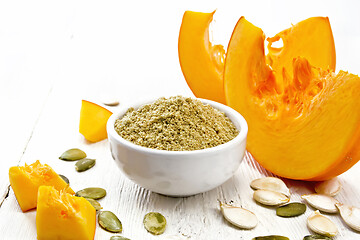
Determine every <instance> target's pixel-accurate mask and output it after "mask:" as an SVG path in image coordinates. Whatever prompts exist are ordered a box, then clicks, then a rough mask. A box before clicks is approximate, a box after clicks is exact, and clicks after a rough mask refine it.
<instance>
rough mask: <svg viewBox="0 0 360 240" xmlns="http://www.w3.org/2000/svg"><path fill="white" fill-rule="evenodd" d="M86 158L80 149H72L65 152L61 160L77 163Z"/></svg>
mask: <svg viewBox="0 0 360 240" xmlns="http://www.w3.org/2000/svg"><path fill="white" fill-rule="evenodd" d="M83 158H86V153H85V152H84V151H82V150H80V149H78V148H71V149H69V150H67V151H65V152H64V153H63V154H61V156H60V157H59V159H61V160H65V161H76V160H80V159H83Z"/></svg>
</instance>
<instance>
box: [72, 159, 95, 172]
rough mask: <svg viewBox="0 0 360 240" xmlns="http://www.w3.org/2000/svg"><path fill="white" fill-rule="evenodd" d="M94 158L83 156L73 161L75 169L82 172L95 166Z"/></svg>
mask: <svg viewBox="0 0 360 240" xmlns="http://www.w3.org/2000/svg"><path fill="white" fill-rule="evenodd" d="M95 163H96V160H95V159H90V158H84V159H81V160H79V161H77V162H76V163H75V170H76V171H78V172H84V171H86V170H89V169H90V168H92V167H93V166H95Z"/></svg>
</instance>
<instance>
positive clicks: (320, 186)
mask: <svg viewBox="0 0 360 240" xmlns="http://www.w3.org/2000/svg"><path fill="white" fill-rule="evenodd" d="M340 190H341V183H340V182H339V180H338V179H337V178H333V179H330V180H327V181H323V182H318V183H317V184H315V192H317V193H319V194H324V195H328V196H331V197H333V196H335V195H336V194H338V193H339V192H340Z"/></svg>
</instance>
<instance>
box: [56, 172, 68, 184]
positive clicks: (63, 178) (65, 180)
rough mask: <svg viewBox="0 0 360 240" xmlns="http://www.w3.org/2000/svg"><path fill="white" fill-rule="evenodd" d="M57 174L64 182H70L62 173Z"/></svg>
mask: <svg viewBox="0 0 360 240" xmlns="http://www.w3.org/2000/svg"><path fill="white" fill-rule="evenodd" d="M59 176H60V177H61V178H62V180H64V182H66V183H67V184H70V181H69V179H68V178H67V177H65V176H64V175H61V174H59Z"/></svg>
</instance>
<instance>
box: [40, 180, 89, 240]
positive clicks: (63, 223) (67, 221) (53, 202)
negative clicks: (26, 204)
mask: <svg viewBox="0 0 360 240" xmlns="http://www.w3.org/2000/svg"><path fill="white" fill-rule="evenodd" d="M95 228H96V210H95V208H94V207H93V206H92V205H91V204H90V203H89V202H88V201H87V200H86V199H85V198H82V197H75V196H72V195H70V194H68V193H65V192H63V191H60V192H59V191H57V190H56V189H55V188H53V187H51V186H41V187H40V188H39V193H38V205H37V211H36V230H37V239H38V240H49V239H66V240H79V239H81V240H91V239H94V236H95Z"/></svg>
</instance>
